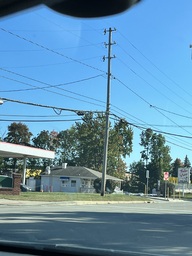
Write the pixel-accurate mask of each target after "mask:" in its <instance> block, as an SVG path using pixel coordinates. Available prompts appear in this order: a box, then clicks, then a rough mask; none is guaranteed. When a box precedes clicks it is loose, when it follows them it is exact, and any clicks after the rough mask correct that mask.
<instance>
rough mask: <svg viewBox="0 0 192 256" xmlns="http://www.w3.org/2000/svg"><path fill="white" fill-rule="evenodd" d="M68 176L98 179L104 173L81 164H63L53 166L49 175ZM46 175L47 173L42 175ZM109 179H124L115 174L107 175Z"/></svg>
mask: <svg viewBox="0 0 192 256" xmlns="http://www.w3.org/2000/svg"><path fill="white" fill-rule="evenodd" d="M50 175H51V176H66V177H80V178H88V179H97V178H102V173H101V172H98V171H95V170H92V169H89V168H87V167H81V166H68V167H66V168H62V167H61V166H57V167H53V168H51V173H50V174H49V176H50ZM42 176H45V175H42ZM106 179H107V180H115V181H123V180H121V179H118V178H116V177H114V176H110V175H106Z"/></svg>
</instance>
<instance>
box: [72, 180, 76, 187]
mask: <svg viewBox="0 0 192 256" xmlns="http://www.w3.org/2000/svg"><path fill="white" fill-rule="evenodd" d="M71 187H72V188H75V187H76V180H72V181H71Z"/></svg>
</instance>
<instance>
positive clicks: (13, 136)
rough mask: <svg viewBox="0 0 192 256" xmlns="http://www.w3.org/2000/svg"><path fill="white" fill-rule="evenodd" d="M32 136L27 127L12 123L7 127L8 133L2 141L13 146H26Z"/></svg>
mask: <svg viewBox="0 0 192 256" xmlns="http://www.w3.org/2000/svg"><path fill="white" fill-rule="evenodd" d="M32 135H33V134H32V133H31V132H30V131H29V128H28V127H27V125H25V124H22V123H15V122H14V123H12V124H11V125H9V126H8V133H7V136H6V137H5V139H4V141H6V142H10V143H15V144H21V145H28V144H29V143H30V140H31V136H32Z"/></svg>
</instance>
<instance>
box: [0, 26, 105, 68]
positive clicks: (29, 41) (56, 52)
mask: <svg viewBox="0 0 192 256" xmlns="http://www.w3.org/2000/svg"><path fill="white" fill-rule="evenodd" d="M0 30H2V31H4V32H6V33H8V34H10V35H12V36H15V37H17V38H19V39H22V40H24V41H26V42H28V43H30V44H33V45H35V46H37V47H40V48H42V49H44V50H46V51H48V52H51V53H54V54H56V55H59V56H62V57H64V58H66V59H69V60H71V61H73V62H76V63H78V64H81V65H83V66H86V67H88V68H91V69H94V70H97V71H100V72H103V73H106V72H105V71H103V70H101V69H99V68H96V67H93V66H91V65H89V64H86V63H84V62H82V61H79V60H76V59H73V58H71V57H68V56H66V55H64V54H62V53H60V52H58V51H55V50H52V49H50V48H48V47H46V46H43V45H41V44H39V43H36V42H34V41H32V40H29V39H27V38H25V37H22V36H20V35H18V34H15V33H13V32H11V31H9V30H6V29H4V28H1V27H0Z"/></svg>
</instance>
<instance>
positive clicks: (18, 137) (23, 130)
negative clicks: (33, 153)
mask: <svg viewBox="0 0 192 256" xmlns="http://www.w3.org/2000/svg"><path fill="white" fill-rule="evenodd" d="M32 135H33V134H32V133H31V132H30V131H29V128H28V127H27V125H25V124H22V123H15V122H14V123H12V124H10V125H9V126H8V133H7V136H6V137H5V138H4V141H6V142H9V143H15V144H20V145H27V146H28V145H30V140H31V136H32ZM5 162H6V164H5V165H7V164H8V165H9V166H10V168H11V169H16V166H17V162H18V159H16V158H14V159H11V161H10V159H7V160H5ZM17 167H20V168H19V169H22V167H21V164H20V165H19V166H17Z"/></svg>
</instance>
